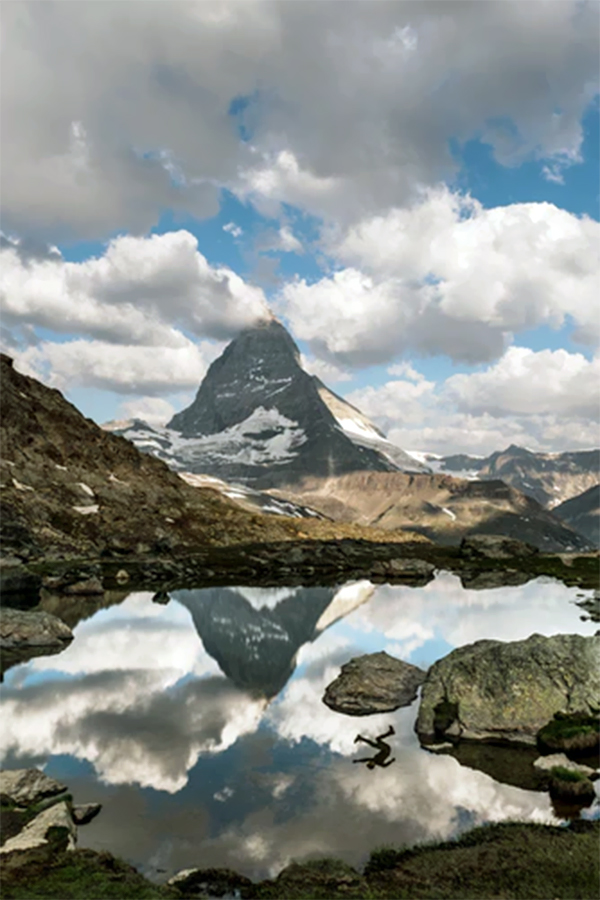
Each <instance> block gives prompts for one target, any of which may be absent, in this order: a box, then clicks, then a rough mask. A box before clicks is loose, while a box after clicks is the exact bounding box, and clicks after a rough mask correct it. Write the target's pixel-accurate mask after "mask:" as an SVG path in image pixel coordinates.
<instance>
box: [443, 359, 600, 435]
mask: <svg viewBox="0 0 600 900" xmlns="http://www.w3.org/2000/svg"><path fill="white" fill-rule="evenodd" d="M444 393H445V394H446V396H447V397H449V398H450V399H451V400H453V401H454V403H455V404H456V406H457V408H458V409H459V410H460V411H462V412H468V413H473V414H475V415H482V414H484V413H488V414H490V415H492V416H506V415H537V416H541V415H544V414H548V415H553V416H558V417H564V418H565V419H575V418H578V417H582V418H588V419H591V420H593V421H596V418H597V415H598V411H599V410H600V357H596V358H594V359H593V360H592V361H588V360H587V359H586V358H585V357H584V356H582V355H581V354H580V353H568V352H567V351H566V350H554V351H553V350H540V351H539V352H535V351H533V350H529V349H528V348H527V347H509V349H508V350H507V351H506V353H505V354H504V356H503V357H502V358H501V359H500V360H499V361H498V363H497V364H496V365H494V366H491V367H490V368H488V369H486V370H485V371H483V372H474V373H472V374H469V375H465V374H460V375H453V376H452V377H451V378H449V379H448V380H447V381H446V383H445V387H444Z"/></svg>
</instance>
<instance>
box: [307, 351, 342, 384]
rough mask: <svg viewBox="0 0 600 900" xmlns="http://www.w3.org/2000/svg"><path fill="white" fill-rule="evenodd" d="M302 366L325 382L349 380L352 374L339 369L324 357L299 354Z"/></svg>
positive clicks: (335, 382) (336, 382)
mask: <svg viewBox="0 0 600 900" xmlns="http://www.w3.org/2000/svg"><path fill="white" fill-rule="evenodd" d="M300 359H301V363H302V368H303V369H306V371H307V372H309V373H310V374H311V375H316V376H317V378H320V379H321V381H322V382H323V383H324V384H326V385H329V384H339V383H340V382H342V381H351V380H352V375H351V374H350V372H348V371H346V370H345V369H340V368H339V367H338V366H336V365H334V364H333V363H330V362H326V361H325V360H324V359H316V358H314V357H308V356H305V355H304V354H301V357H300Z"/></svg>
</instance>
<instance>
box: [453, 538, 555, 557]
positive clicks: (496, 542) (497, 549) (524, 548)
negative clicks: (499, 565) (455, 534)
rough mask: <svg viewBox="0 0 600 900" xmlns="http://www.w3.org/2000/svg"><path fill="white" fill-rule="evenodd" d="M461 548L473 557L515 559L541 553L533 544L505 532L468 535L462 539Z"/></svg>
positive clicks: (462, 551)
mask: <svg viewBox="0 0 600 900" xmlns="http://www.w3.org/2000/svg"><path fill="white" fill-rule="evenodd" d="M460 549H461V553H462V554H463V556H467V557H469V558H471V559H477V558H482V557H483V558H484V559H514V558H515V557H526V556H534V555H535V554H536V553H539V550H538V548H537V547H534V546H533V545H532V544H528V543H527V542H526V541H519V540H517V539H516V538H511V537H506V535H503V534H471V535H467V537H464V538H463V539H462V541H461V545H460Z"/></svg>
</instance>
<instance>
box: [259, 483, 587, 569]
mask: <svg viewBox="0 0 600 900" xmlns="http://www.w3.org/2000/svg"><path fill="white" fill-rule="evenodd" d="M276 495H277V496H280V497H283V496H285V497H287V498H288V499H290V500H292V501H293V502H294V503H297V504H305V505H307V506H310V507H311V508H312V509H315V510H317V511H318V512H321V513H322V514H324V515H326V516H329V517H330V518H332V519H334V520H336V521H339V522H356V523H358V524H360V525H363V526H370V527H376V528H380V529H382V530H389V531H401V530H403V529H405V528H406V529H410V530H411V531H415V532H419V533H421V534H423V535H424V536H425V537H427V538H429V539H430V540H433V541H435V542H437V543H442V544H450V545H456V544H459V543H460V541H461V540H462V538H463V537H464V536H465V535H468V534H473V533H478V534H487V535H492V534H497V535H505V536H507V537H511V538H515V539H517V540H519V541H527V542H529V543H530V544H532V545H533V546H535V547H537V548H539V549H540V550H543V551H546V552H564V551H566V552H572V551H585V550H589V549H591V544H590V543H589V542H588V541H587V540H586V538H585V537H583V536H582V535H580V534H578V533H577V532H576V531H574V530H573V529H571V528H569V527H568V525H566V523H564V522H562V521H561V520H560V519H558V518H556V516H554V515H552V514H551V513H550V512H548V511H547V510H545V509H543V508H542V507H541V506H540V505H539V503H537V501H536V500H533V499H532V498H531V497H528V496H526V495H525V494H523V493H522V492H521V491H518V490H516V489H515V488H512V487H509V486H508V485H506V484H504V483H503V482H502V481H468V480H466V479H459V478H453V477H451V476H449V475H441V474H416V475H409V474H405V473H402V472H353V473H349V474H346V475H341V476H338V477H332V478H306V479H304V480H303V481H302V482H301V483H299V484H294V485H292V484H290V485H287V486H286V487H284V488H281V490H279V491H277V492H276Z"/></svg>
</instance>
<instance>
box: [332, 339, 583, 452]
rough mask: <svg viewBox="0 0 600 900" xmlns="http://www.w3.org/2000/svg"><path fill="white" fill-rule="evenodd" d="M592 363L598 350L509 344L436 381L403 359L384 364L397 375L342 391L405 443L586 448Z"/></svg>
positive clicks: (446, 448)
mask: <svg viewBox="0 0 600 900" xmlns="http://www.w3.org/2000/svg"><path fill="white" fill-rule="evenodd" d="M599 365H600V361H599V359H598V357H595V358H594V359H592V360H591V361H590V360H587V359H586V358H585V357H584V356H583V355H582V354H580V353H568V352H567V351H566V350H555V351H551V350H542V351H537V352H536V351H533V350H530V349H528V348H526V347H509V349H508V350H507V351H506V353H505V354H504V355H503V356H502V357H501V358H500V359H499V360H498V362H497V363H496V364H495V365H492V366H489V367H487V368H485V369H483V370H481V371H475V372H472V373H470V374H459V375H452V376H450V377H449V378H448V379H446V380H445V381H444V382H440V383H435V382H432V381H429V380H427V379H425V378H424V377H423V376H422V375H421V373H419V372H418V371H417V370H416V369H415V368H414V367H413V366H412V365H411V364H410V363H401V364H399V365H396V366H391V367H390V368H389V369H388V372H389V373H390V374H399V375H404V376H405V377H404V378H402V379H397V380H396V379H395V380H392V381H388V382H386V383H384V384H382V385H380V386H378V387H373V386H369V387H365V388H361V389H360V390H356V391H352V392H350V393H349V394H347V399H348V400H349V401H350V402H351V403H352V404H354V405H355V406H358V407H359V408H360V409H361V410H362V411H363V412H365V413H366V414H367V415H368V416H370V417H371V418H372V419H373V420H374V421H375V422H376V423H377V424H378V425H379V426H380V427H381V428H382V429H383V430H384V431H387V434H388V437H389V438H390V440H392V441H394V442H395V443H397V444H398V445H399V446H401V447H404V448H406V449H409V450H429V451H430V452H433V453H442V454H448V453H459V452H471V453H474V454H481V455H487V454H488V453H492V452H493V451H494V450H498V449H500V448H502V447H506V446H508V445H509V444H511V443H514V444H519V445H525V446H529V447H531V448H532V449H539V450H556V451H561V450H570V449H579V448H580V449H586V448H589V447H593V446H596V445H597V443H598V410H599V409H600V377H599V375H600V371H599Z"/></svg>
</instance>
